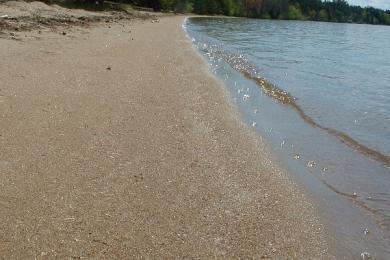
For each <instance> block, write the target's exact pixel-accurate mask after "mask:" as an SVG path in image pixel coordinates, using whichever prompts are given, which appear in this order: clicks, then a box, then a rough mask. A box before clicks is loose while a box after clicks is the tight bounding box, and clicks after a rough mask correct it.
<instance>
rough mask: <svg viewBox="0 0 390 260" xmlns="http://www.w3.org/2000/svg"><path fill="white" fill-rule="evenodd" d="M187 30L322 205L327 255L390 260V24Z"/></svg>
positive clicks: (217, 25)
mask: <svg viewBox="0 0 390 260" xmlns="http://www.w3.org/2000/svg"><path fill="white" fill-rule="evenodd" d="M185 29H186V31H187V33H188V35H189V37H190V39H191V40H192V41H193V43H194V45H195V46H196V48H197V49H198V50H199V51H200V52H201V53H202V54H203V55H204V57H205V58H206V59H207V60H208V62H209V64H210V69H211V71H212V72H213V73H215V74H216V75H217V76H218V77H219V78H220V79H222V80H223V81H224V83H225V85H226V87H227V89H228V90H229V91H230V93H231V97H232V100H233V102H235V103H236V104H237V106H238V107H239V109H240V111H241V113H242V116H243V119H244V120H245V121H246V122H247V123H248V124H250V125H251V126H253V127H254V128H255V129H256V130H257V131H258V132H259V133H260V134H261V136H263V137H264V138H265V139H266V140H267V141H268V142H269V143H270V145H271V147H272V149H273V150H274V152H275V154H276V155H277V156H278V157H279V159H280V163H281V164H282V166H283V167H285V168H287V169H288V170H289V171H290V172H291V176H292V177H293V178H295V179H296V180H297V182H298V183H301V184H302V187H303V188H304V189H305V190H306V191H307V193H308V194H310V196H311V197H312V199H313V201H315V202H316V204H318V205H317V206H318V209H319V211H320V214H321V215H322V217H323V219H324V222H325V223H326V226H327V231H328V233H329V237H330V242H329V243H330V245H331V252H332V253H333V254H334V255H336V257H337V258H341V257H344V258H346V259H350V258H353V259H358V258H360V257H361V253H363V252H368V253H370V255H371V256H372V257H374V258H376V259H390V27H386V26H372V25H358V24H336V23H321V22H302V21H269V20H254V19H235V18H232V19H228V18H190V19H188V20H187V21H186V22H185Z"/></svg>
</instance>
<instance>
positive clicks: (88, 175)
mask: <svg viewBox="0 0 390 260" xmlns="http://www.w3.org/2000/svg"><path fill="white" fill-rule="evenodd" d="M183 19H184V18H183V17H180V16H179V17H177V16H176V17H165V18H161V19H160V21H159V22H156V23H152V22H150V21H119V22H110V23H102V24H99V25H97V26H94V27H93V28H90V29H85V28H72V29H69V30H67V32H66V35H62V34H60V33H57V32H50V31H44V32H42V33H40V34H39V33H38V32H37V31H31V32H23V33H21V34H22V35H23V36H22V38H23V39H22V40H20V41H15V40H12V39H4V38H0V57H1V59H0V60H1V62H0V79H1V82H0V116H1V120H0V185H1V189H0V207H1V210H0V230H1V232H0V256H1V257H2V258H3V259H26V258H34V257H35V258H36V259H53V258H83V257H85V258H98V259H113V258H116V259H129V258H142V257H144V258H203V259H207V258H226V257H228V258H238V257H241V258H246V257H254V258H261V257H263V258H273V259H293V258H295V259H302V258H305V259H312V258H317V259H319V258H321V259H323V258H326V257H327V246H326V241H325V235H324V230H323V228H322V226H321V224H320V223H319V220H318V218H317V214H316V211H315V209H314V208H313V206H312V205H311V204H310V202H309V201H308V199H307V198H306V197H305V196H304V195H303V193H302V191H300V190H299V188H298V187H297V186H296V185H295V184H293V183H292V182H291V181H290V180H289V179H288V177H287V176H288V175H287V174H286V173H285V172H284V171H283V170H282V169H280V168H279V167H278V166H277V165H276V164H275V163H274V162H275V160H274V159H273V157H272V156H271V155H270V154H269V153H268V149H267V146H266V144H264V143H263V141H262V139H261V137H259V136H257V135H256V134H255V133H254V132H253V131H252V130H251V129H249V128H248V127H247V126H246V125H244V124H243V123H242V122H241V121H240V119H239V116H238V113H237V111H236V109H235V107H234V106H233V105H231V104H230V103H229V98H228V94H227V92H226V91H225V90H224V88H223V86H222V84H221V83H220V82H219V81H218V80H216V79H215V78H214V77H213V76H212V75H211V74H210V73H209V72H208V68H207V64H206V63H205V61H204V60H202V58H201V57H200V56H199V55H198V54H197V53H196V52H195V50H194V49H193V48H192V47H191V43H190V42H189V40H188V39H187V38H186V36H185V34H184V32H183V30H182V28H181V24H182V21H183ZM24 35H26V36H24Z"/></svg>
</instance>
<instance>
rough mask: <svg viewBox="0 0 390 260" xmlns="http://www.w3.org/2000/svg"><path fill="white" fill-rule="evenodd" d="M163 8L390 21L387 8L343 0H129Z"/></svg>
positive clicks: (267, 16) (270, 16)
mask: <svg viewBox="0 0 390 260" xmlns="http://www.w3.org/2000/svg"><path fill="white" fill-rule="evenodd" d="M131 2H132V3H133V4H137V5H140V6H146V7H151V8H154V9H155V10H159V11H160V10H162V11H175V12H187V13H191V12H192V13H195V14H204V15H226V16H239V17H250V18H262V19H285V20H312V21H325V22H345V23H368V24H384V25H390V10H387V11H384V10H381V9H377V8H373V7H360V6H353V5H349V4H348V3H347V2H346V1H345V0H325V1H322V0H132V1H131Z"/></svg>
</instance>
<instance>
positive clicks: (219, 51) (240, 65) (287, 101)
mask: <svg viewBox="0 0 390 260" xmlns="http://www.w3.org/2000/svg"><path fill="white" fill-rule="evenodd" d="M197 46H198V48H199V49H200V50H201V51H204V52H206V53H207V54H208V55H210V56H214V57H216V58H219V59H223V60H224V61H225V62H226V63H227V64H229V65H230V66H231V67H232V68H233V69H235V70H237V71H238V72H240V73H241V74H243V75H244V76H245V77H246V78H248V79H250V80H253V81H255V82H256V84H257V85H258V86H259V87H260V88H261V90H262V91H263V92H264V93H265V94H266V95H268V96H270V97H271V98H273V99H275V100H276V101H278V102H280V103H282V104H284V105H287V106H290V107H291V108H293V109H295V110H296V111H297V112H298V114H299V115H300V116H301V118H302V119H303V120H304V121H305V122H306V123H308V124H310V125H311V126H313V127H316V128H319V129H322V130H324V131H326V132H327V133H329V134H330V135H332V136H334V137H336V138H337V139H338V140H339V141H341V142H342V143H344V144H345V145H347V146H349V147H350V148H352V149H354V150H356V151H358V152H359V153H361V154H363V155H365V156H368V157H370V158H373V159H375V160H377V161H379V162H381V163H383V164H384V165H386V166H390V156H388V155H385V154H383V153H381V152H380V151H376V150H374V149H371V148H369V147H367V146H365V145H364V144H362V143H360V142H359V141H357V140H355V139H353V138H352V137H350V136H349V135H347V134H346V133H344V132H342V131H339V130H336V129H333V128H329V127H325V126H322V125H320V124H319V123H317V122H316V121H315V120H314V119H313V118H311V117H310V116H309V115H307V114H306V113H305V112H304V111H303V109H302V108H301V107H300V106H299V105H298V103H297V102H296V98H295V97H293V96H292V95H291V94H289V93H288V92H287V91H285V90H283V89H280V88H278V87H277V86H276V85H274V84H272V83H270V82H268V81H267V80H266V79H265V78H263V77H261V76H260V70H259V68H257V67H256V66H255V65H253V64H251V63H250V62H249V61H248V60H247V59H246V58H245V57H244V56H243V55H240V54H233V53H228V52H226V51H225V50H224V49H223V48H221V47H220V46H218V45H212V44H205V43H199V42H198V44H197Z"/></svg>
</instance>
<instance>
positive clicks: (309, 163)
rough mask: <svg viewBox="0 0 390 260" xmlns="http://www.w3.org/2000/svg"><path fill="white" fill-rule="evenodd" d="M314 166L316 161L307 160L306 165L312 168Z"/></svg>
mask: <svg viewBox="0 0 390 260" xmlns="http://www.w3.org/2000/svg"><path fill="white" fill-rule="evenodd" d="M314 166H316V162H315V161H309V162H308V163H307V167H311V168H313V167H314Z"/></svg>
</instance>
